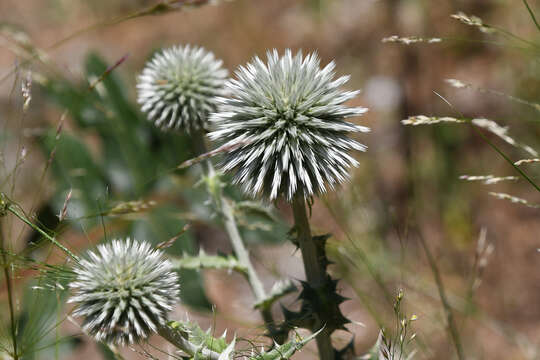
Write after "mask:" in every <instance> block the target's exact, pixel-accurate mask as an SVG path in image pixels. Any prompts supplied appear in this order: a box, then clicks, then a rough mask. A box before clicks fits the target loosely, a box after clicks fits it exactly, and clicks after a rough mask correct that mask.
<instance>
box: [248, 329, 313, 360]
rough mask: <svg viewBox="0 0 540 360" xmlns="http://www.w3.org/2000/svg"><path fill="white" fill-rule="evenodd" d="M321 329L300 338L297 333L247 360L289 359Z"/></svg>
mask: <svg viewBox="0 0 540 360" xmlns="http://www.w3.org/2000/svg"><path fill="white" fill-rule="evenodd" d="M321 330H322V329H320V330H318V331H317V332H315V333H313V334H311V335H310V336H308V337H306V338H304V339H302V338H301V337H300V336H298V334H296V336H295V337H294V338H293V339H291V340H290V341H289V342H286V343H285V344H283V345H278V344H274V347H273V348H272V350H270V351H268V352H264V351H263V352H262V353H260V354H257V355H252V356H250V357H249V360H285V359H290V358H291V356H293V355H294V354H295V353H296V352H297V351H298V350H300V349H302V348H303V347H304V345H306V344H307V343H308V342H310V341H311V340H313V339H314V338H315V337H316V336H317V335H319V333H320V332H321Z"/></svg>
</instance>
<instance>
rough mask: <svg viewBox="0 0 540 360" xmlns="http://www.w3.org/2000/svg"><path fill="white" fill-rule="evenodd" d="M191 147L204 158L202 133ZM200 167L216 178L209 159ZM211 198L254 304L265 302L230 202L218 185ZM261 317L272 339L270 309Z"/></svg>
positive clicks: (264, 294) (273, 330)
mask: <svg viewBox="0 0 540 360" xmlns="http://www.w3.org/2000/svg"><path fill="white" fill-rule="evenodd" d="M193 145H194V147H195V152H196V156H198V157H204V155H205V154H207V153H208V149H207V147H206V145H205V140H204V134H203V132H201V131H199V132H197V133H196V134H195V135H194V136H193ZM202 167H203V169H204V172H205V174H206V176H207V177H209V178H212V177H215V176H216V173H215V170H214V167H213V166H212V162H211V161H210V159H209V158H206V159H205V160H204V161H203V162H202ZM211 196H212V197H213V200H214V201H215V202H216V205H217V207H218V210H219V212H220V215H221V216H222V220H223V224H224V226H225V230H226V231H227V234H228V236H229V240H230V241H231V245H232V248H233V250H234V252H235V254H236V257H237V258H238V261H239V262H240V264H241V265H243V266H244V267H245V268H246V269H247V278H248V282H249V285H250V286H251V290H252V291H253V294H254V295H255V299H256V302H257V303H259V302H262V301H264V300H266V297H267V296H266V292H265V290H264V286H263V284H262V282H261V280H260V279H259V276H258V274H257V272H256V271H255V267H254V266H253V264H252V262H251V259H250V257H249V251H248V250H247V248H246V246H245V244H244V240H243V239H242V236H241V235H240V231H239V230H238V225H237V224H236V220H235V218H234V209H233V207H232V206H231V204H230V202H229V201H228V200H227V199H226V198H225V197H224V196H223V193H222V191H221V187H220V186H219V185H218V186H217V188H216V189H215V191H213V192H212V191H211ZM261 315H262V317H263V321H264V324H265V326H266V328H267V330H268V332H269V335H270V336H271V337H274V335H275V334H276V332H277V329H276V327H275V322H274V319H273V317H272V313H271V311H270V309H268V308H263V309H261Z"/></svg>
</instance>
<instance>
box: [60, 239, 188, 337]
mask: <svg viewBox="0 0 540 360" xmlns="http://www.w3.org/2000/svg"><path fill="white" fill-rule="evenodd" d="M87 255H88V256H87V257H86V258H85V259H83V260H81V261H80V263H79V264H78V265H76V266H75V269H74V272H75V274H76V278H75V280H74V281H73V282H72V283H71V284H70V288H71V289H72V291H73V296H72V297H71V298H70V299H69V302H74V303H77V304H78V306H77V307H76V309H75V311H74V315H75V316H80V317H83V318H84V320H83V324H82V327H83V330H84V331H85V332H87V333H88V334H90V335H92V336H93V337H94V338H95V339H96V340H97V341H103V342H106V343H112V344H119V345H125V344H133V343H137V342H139V341H140V340H142V339H145V338H147V337H148V336H149V335H150V333H151V332H155V331H156V330H157V328H158V326H160V325H164V324H165V323H166V321H167V313H168V312H169V311H171V310H172V309H173V306H174V304H175V303H176V302H177V301H178V295H179V291H180V288H179V284H178V275H177V274H176V273H175V272H174V271H173V266H172V264H171V263H170V262H169V261H168V260H166V259H165V258H164V256H163V253H162V252H161V251H159V250H155V249H153V248H152V246H151V245H150V244H149V243H147V242H139V241H136V240H131V239H129V238H128V239H126V240H113V241H112V242H110V243H107V244H102V245H99V246H98V247H97V250H96V251H89V252H88V254H87Z"/></svg>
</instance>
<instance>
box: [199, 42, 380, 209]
mask: <svg viewBox="0 0 540 360" xmlns="http://www.w3.org/2000/svg"><path fill="white" fill-rule="evenodd" d="M319 64H320V60H319V58H318V56H317V55H316V54H309V55H307V56H305V57H303V56H302V53H301V52H298V53H297V54H296V55H295V56H293V55H292V53H291V51H290V50H286V51H285V55H284V56H282V57H280V56H279V55H278V53H277V51H276V50H273V51H272V52H268V53H267V63H264V62H263V61H262V60H261V59H259V58H258V57H255V58H254V59H253V60H252V61H251V62H250V63H249V64H247V65H246V66H242V67H240V68H239V70H237V71H236V73H235V75H236V79H233V80H229V81H228V82H227V84H226V85H225V86H226V87H227V89H228V90H229V92H230V93H231V94H232V95H231V96H232V97H231V98H221V99H220V107H219V111H218V112H216V113H214V114H212V116H211V118H210V121H211V122H212V124H213V125H214V126H215V128H214V131H213V132H211V133H210V134H209V137H210V138H211V139H212V140H221V141H224V142H225V145H224V146H226V147H227V148H230V149H232V150H231V151H229V152H228V153H226V154H225V158H224V160H223V163H222V169H223V170H224V171H232V170H235V171H236V172H235V176H234V181H235V182H236V183H238V184H240V185H241V186H242V187H243V189H244V191H245V192H246V193H248V194H250V195H251V196H256V195H257V194H263V195H264V196H265V197H266V198H268V199H270V200H273V199H275V198H277V197H278V196H279V195H284V196H285V197H286V199H288V200H289V201H290V200H291V199H292V198H293V197H294V196H295V195H302V196H304V197H310V196H313V195H318V194H321V193H323V192H325V191H326V189H327V187H330V188H334V186H335V185H336V184H339V183H342V182H343V181H345V180H346V179H347V178H348V177H349V168H350V167H351V166H357V165H358V162H357V161H356V160H355V159H354V158H353V157H351V156H350V155H349V151H350V150H360V151H364V150H365V149H366V147H365V146H364V145H362V144H360V143H359V142H357V141H355V140H353V139H351V138H349V137H348V133H350V132H367V131H369V129H368V128H367V127H364V126H358V125H355V124H352V123H350V122H347V121H346V120H345V119H347V118H349V117H352V116H359V115H361V114H363V113H365V112H366V111H367V109H366V108H362V107H347V106H345V105H343V103H344V102H346V101H347V100H350V99H352V98H354V97H355V96H356V95H357V94H358V91H342V90H340V87H341V86H342V85H343V84H345V83H346V82H347V81H348V79H349V77H348V76H343V77H340V78H337V79H334V67H335V65H334V62H331V63H330V64H328V65H326V66H325V67H324V68H322V69H321V68H320V67H319Z"/></svg>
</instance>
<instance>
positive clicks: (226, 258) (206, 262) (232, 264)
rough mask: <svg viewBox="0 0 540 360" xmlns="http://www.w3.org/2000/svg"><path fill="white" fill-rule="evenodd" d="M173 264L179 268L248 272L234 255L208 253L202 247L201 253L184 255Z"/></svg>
mask: <svg viewBox="0 0 540 360" xmlns="http://www.w3.org/2000/svg"><path fill="white" fill-rule="evenodd" d="M173 264H174V266H175V267H177V268H179V269H189V270H200V269H221V270H223V269H226V270H234V271H237V272H239V273H242V274H247V268H246V267H245V266H244V265H242V264H241V263H240V262H239V261H238V259H237V258H236V257H234V256H232V255H208V254H206V253H205V252H204V250H202V249H201V250H200V252H199V255H197V256H190V255H184V256H183V257H182V258H180V259H176V260H174V261H173Z"/></svg>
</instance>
